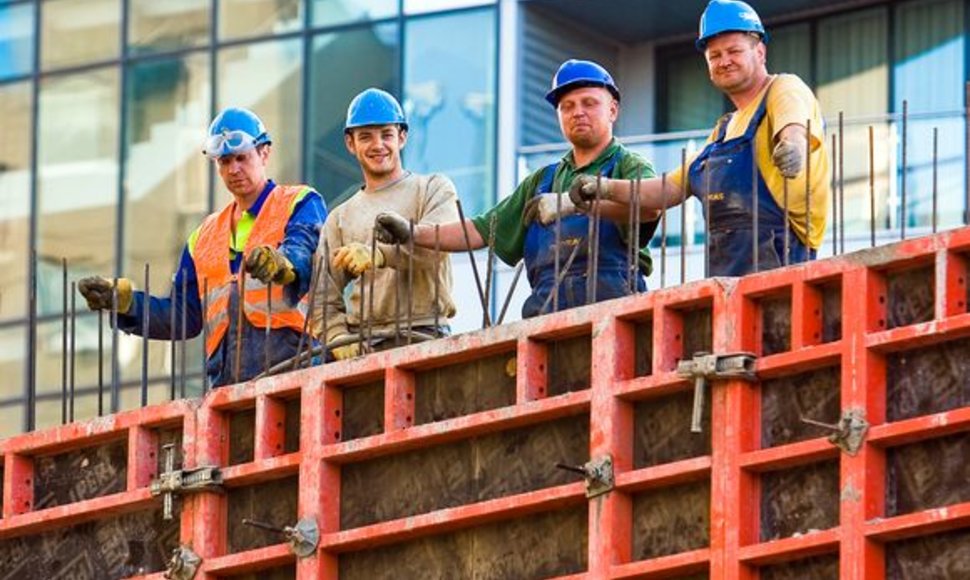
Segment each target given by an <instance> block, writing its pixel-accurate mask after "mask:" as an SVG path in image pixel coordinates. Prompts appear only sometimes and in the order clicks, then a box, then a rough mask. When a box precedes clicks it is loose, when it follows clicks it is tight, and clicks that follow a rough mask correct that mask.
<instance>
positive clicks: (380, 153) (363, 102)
mask: <svg viewBox="0 0 970 580" xmlns="http://www.w3.org/2000/svg"><path fill="white" fill-rule="evenodd" d="M407 139H408V123H407V119H405V116H404V110H403V109H402V108H401V105H400V103H398V101H397V99H395V98H394V97H393V96H392V95H390V94H389V93H387V92H385V91H382V90H380V89H376V88H370V89H367V90H365V91H363V92H361V93H360V94H358V95H357V96H356V97H354V99H353V100H352V101H351V102H350V106H349V107H348V108H347V120H346V123H345V125H344V144H345V145H346V147H347V151H348V152H349V153H350V154H351V155H353V156H354V158H355V159H356V160H357V163H358V164H359V165H360V170H361V173H362V175H363V178H364V183H363V186H362V187H361V188H360V190H358V191H357V192H356V193H355V194H354V195H353V196H352V197H351V198H350V199H348V200H347V201H345V202H344V203H342V204H341V205H340V206H338V207H337V208H335V209H334V211H333V212H332V213H331V214H330V217H329V218H328V219H327V223H326V226H325V228H324V229H325V237H324V239H325V241H326V247H325V246H324V242H323V241H321V244H320V248H319V251H320V253H321V254H323V253H324V250H326V251H329V254H330V266H331V267H330V279H329V283H328V284H327V285H326V292H324V289H323V286H321V287H320V290H319V292H320V294H319V296H318V298H319V300H318V303H323V304H326V310H325V311H324V309H321V310H320V311H319V312H318V313H317V316H316V317H315V318H314V329H315V334H316V335H317V336H321V337H323V338H324V339H325V340H326V342H327V345H328V346H329V349H330V352H331V353H332V354H333V356H334V358H336V359H337V360H344V359H348V358H353V357H356V356H359V355H361V354H363V352H362V350H361V347H363V348H364V350H384V349H387V348H392V347H394V346H397V345H400V344H404V343H407V342H412V341H414V342H420V341H422V340H427V339H431V338H435V337H438V336H443V335H445V334H448V333H449V328H448V323H447V319H448V318H451V317H452V316H454V315H455V303H454V301H453V300H452V298H451V287H452V279H451V261H450V260H449V258H448V257H447V255H446V254H436V253H435V252H433V251H429V250H425V249H420V248H418V249H414V251H413V253H412V248H411V247H409V246H408V245H406V244H405V245H393V244H385V243H374V220H375V218H376V216H377V215H378V214H379V213H380V212H382V211H394V212H396V214H397V215H399V216H401V219H402V220H403V221H404V227H406V228H409V227H410V223H411V222H413V223H414V224H415V227H428V228H433V227H434V224H441V223H446V222H450V221H453V220H455V219H456V218H457V214H458V212H457V206H456V205H455V200H456V199H457V194H456V192H455V185H454V184H453V183H452V182H451V180H450V179H448V178H447V177H445V176H444V175H440V174H432V175H418V174H416V173H411V172H410V171H407V170H405V169H404V166H403V163H402V161H401V151H402V150H403V149H404V146H405V145H406V144H407ZM436 262H437V263H436ZM348 286H351V289H350V293H349V295H348V296H346V298H345V289H346V288H347V287H348ZM362 290H363V294H364V295H365V300H364V301H362V300H361V296H362ZM408 321H410V328H408V327H407V325H406V322H408ZM436 324H437V326H436ZM324 329H325V330H326V332H324ZM362 333H363V334H366V338H362ZM324 335H325V336H324Z"/></svg>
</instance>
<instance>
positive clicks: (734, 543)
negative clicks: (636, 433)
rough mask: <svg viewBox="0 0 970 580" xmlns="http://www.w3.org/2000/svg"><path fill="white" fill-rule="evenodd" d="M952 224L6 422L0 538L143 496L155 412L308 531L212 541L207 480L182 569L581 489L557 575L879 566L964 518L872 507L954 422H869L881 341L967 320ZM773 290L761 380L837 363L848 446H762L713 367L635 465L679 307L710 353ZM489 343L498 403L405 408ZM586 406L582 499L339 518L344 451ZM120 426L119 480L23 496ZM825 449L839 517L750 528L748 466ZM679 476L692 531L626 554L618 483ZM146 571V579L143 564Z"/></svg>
mask: <svg viewBox="0 0 970 580" xmlns="http://www.w3.org/2000/svg"><path fill="white" fill-rule="evenodd" d="M966 255H970V228H965V229H962V230H957V231H953V232H948V233H945V234H940V235H937V236H933V237H927V238H921V239H916V240H910V241H905V242H901V243H898V244H894V245H892V246H887V247H883V248H878V249H876V250H870V251H864V252H858V253H855V254H849V255H846V256H843V257H840V258H836V259H831V260H826V261H821V262H816V263H811V264H807V265H801V266H796V267H790V268H786V269H781V270H775V271H771V272H765V273H761V274H757V275H753V276H749V277H746V278H743V279H713V280H707V281H703V282H698V283H693V284H689V285H686V286H681V287H677V288H671V289H666V290H661V291H656V292H651V293H647V294H642V295H638V296H635V297H630V298H626V299H622V300H616V301H611V302H607V303H601V304H596V305H592V306H589V307H585V308H578V309H574V310H570V311H566V312H562V313H559V314H557V315H553V316H546V317H541V318H538V319H533V320H528V321H523V322H518V323H515V324H510V325H505V326H499V327H494V328H490V329H486V330H483V331H480V332H475V333H470V334H465V335H459V336H455V337H451V338H447V339H442V340H437V341H434V342H430V343H424V344H419V345H414V346H409V347H406V348H400V349H396V350H392V351H386V352H381V353H376V354H372V355H369V356H367V357H364V358H360V359H356V360H352V361H345V362H340V363H334V364H329V365H325V366H322V367H315V368H312V369H305V370H300V371H295V372H291V373H288V374H285V375H281V376H276V377H270V378H266V379H261V380H257V381H253V382H249V383H245V384H240V385H234V386H231V387H226V388H222V389H218V390H216V391H214V392H211V393H209V394H208V396H207V397H206V398H205V399H204V400H201V401H198V400H184V401H176V402H172V403H168V404H164V405H157V406H153V407H148V408H144V409H139V410H135V411H129V412H123V413H118V414H115V415H112V416H108V417H103V418H99V419H96V420H92V421H87V422H82V423H75V424H70V425H66V426H62V427H57V428H53V429H49V430H45V431H39V432H33V433H27V434H23V435H19V436H16V437H13V438H10V439H7V440H5V441H3V442H0V456H2V461H3V463H2V466H3V518H2V520H0V540H2V539H4V538H11V537H16V536H26V535H32V534H37V533H40V532H42V531H45V530H49V529H52V528H57V527H64V526H69V525H73V524H76V523H79V522H83V521H89V520H93V519H100V518H106V517H112V516H115V515H118V514H122V513H127V512H132V511H141V510H149V509H157V501H158V500H156V499H155V498H153V497H151V495H150V492H149V488H148V485H149V482H150V481H151V479H152V478H153V477H154V476H155V475H156V471H157V461H158V460H157V455H156V454H157V453H158V439H157V435H156V430H157V429H158V428H163V427H178V428H181V429H182V432H183V455H184V463H185V467H187V468H191V467H194V466H202V465H218V466H222V473H223V479H224V481H225V485H226V487H228V488H234V487H241V486H246V485H252V484H254V483H258V482H264V481H271V480H275V479H280V478H284V477H294V476H295V477H297V478H298V482H299V486H298V489H299V492H298V493H299V496H298V512H299V514H298V516H299V517H300V518H307V517H309V518H314V519H315V520H316V521H317V523H318V525H319V527H320V531H321V541H320V546H319V548H318V549H317V551H316V552H315V554H314V555H312V556H310V557H307V558H302V559H297V558H296V556H294V555H293V554H291V552H290V551H289V549H288V546H287V545H286V544H283V543H281V544H276V545H272V546H269V547H265V548H259V549H254V550H248V551H244V552H240V553H227V539H226V538H227V526H229V525H230V522H228V521H227V520H228V514H227V511H228V510H227V499H226V497H225V495H222V494H218V493H198V494H195V495H191V496H187V497H186V498H185V501H184V503H183V509H182V512H181V521H180V525H181V528H180V540H181V543H182V544H185V545H188V546H190V547H191V548H192V549H193V550H194V551H195V552H196V553H197V554H198V555H199V556H201V557H202V558H203V564H202V568H201V570H200V573H199V574H198V575H197V576H196V578H206V579H208V578H219V577H226V576H233V575H237V574H243V573H251V572H255V571H259V570H264V569H267V568H272V567H277V566H281V565H293V564H294V563H295V566H296V575H297V578H300V579H310V578H324V579H333V578H337V576H338V568H339V566H338V563H339V558H340V555H341V554H344V553H349V552H356V551H360V550H367V549H371V548H375V547H379V546H384V545H390V544H394V543H398V542H402V541H405V540H410V539H413V538H417V537H423V536H428V535H435V534H442V533H448V532H452V531H455V530H459V529H463V528H469V527H474V526H478V525H481V524H485V523H490V522H499V521H503V520H510V519H518V518H525V517H528V516H529V515H530V514H534V513H539V512H548V511H554V510H557V509H561V508H567V507H570V506H578V505H582V504H583V503H584V502H588V503H589V509H588V530H587V546H588V548H587V550H588V551H587V570H586V571H583V572H580V573H577V574H575V575H573V576H569V577H571V578H572V577H574V578H580V577H582V578H640V577H643V578H661V577H663V578H667V577H677V576H681V575H689V574H697V573H702V574H703V573H705V572H706V573H707V574H708V575H709V577H711V578H718V579H729V580H745V579H754V578H757V577H758V575H759V572H758V570H759V568H760V567H762V566H766V565H773V564H778V563H784V562H789V561H796V560H800V559H803V558H807V557H810V556H817V555H825V554H829V555H836V556H837V557H838V561H839V564H838V566H839V577H840V578H843V579H847V580H855V579H860V580H861V579H864V578H868V579H873V578H882V577H884V576H885V573H886V555H885V546H886V544H887V543H890V542H894V541H898V540H902V539H907V538H913V537H919V536H926V535H930V534H935V533H939V532H943V531H948V530H953V529H958V528H968V527H970V502H967V503H958V504H955V505H948V506H945V507H939V508H933V509H926V510H920V511H916V512H914V513H907V514H904V515H898V516H892V517H890V516H887V514H886V509H885V503H886V500H885V497H886V489H885V488H886V465H887V460H886V454H887V450H889V449H891V448H894V447H898V446H901V445H905V444H909V443H913V442H917V441H923V440H928V439H932V438H938V437H942V436H945V435H949V434H953V433H960V432H967V431H970V407H962V408H956V409H952V410H948V411H944V412H939V413H934V414H931V415H924V416H918V417H914V418H909V419H903V420H899V421H894V422H887V419H886V417H887V413H886V405H887V403H886V360H885V357H886V355H887V354H890V353H893V352H900V351H905V350H908V349H913V348H917V347H924V346H927V345H933V344H937V343H942V342H945V341H950V340H954V339H956V338H962V337H966V336H970V313H968V309H967V296H968V294H967V286H966V284H967V282H966V281H967V273H968V272H967V263H968V262H967V259H966ZM916 265H919V266H922V267H932V269H933V272H934V281H933V285H934V290H935V291H934V315H933V319H932V320H930V321H927V322H921V323H917V324H910V325H906V326H902V327H898V328H891V329H890V328H887V327H888V324H887V321H888V318H887V299H886V279H887V275H888V274H890V273H892V272H894V271H899V270H900V269H906V268H911V267H913V266H916ZM833 284H834V285H837V286H839V287H841V291H842V304H841V313H842V331H841V337H839V338H838V339H836V340H831V341H829V342H823V336H822V335H823V333H822V324H823V321H822V300H823V298H822V292H821V287H822V286H823V285H833ZM778 293H783V294H785V295H787V296H790V300H791V313H792V315H791V320H790V323H791V326H790V329H791V330H790V348H789V349H788V350H787V351H785V352H780V353H777V354H771V355H767V356H762V357H759V359H758V362H757V372H758V375H759V379H767V378H772V377H783V376H790V375H793V374H798V373H803V372H806V371H807V370H810V369H813V368H818V367H820V366H838V367H839V368H840V371H839V373H840V381H839V382H840V395H841V398H840V407H841V409H842V410H843V411H846V410H855V411H857V412H859V413H860V414H861V415H863V416H864V417H865V419H866V421H867V422H868V423H869V425H870V428H869V431H868V434H867V437H866V439H865V441H864V443H863V445H862V447H861V449H859V451H858V453H857V454H855V455H852V454H849V453H845V452H843V451H841V450H840V449H839V448H837V447H835V446H833V445H832V444H831V443H830V442H829V441H828V440H827V439H826V438H822V437H819V438H814V439H810V440H805V441H799V442H797V443H789V444H782V445H778V446H774V447H768V448H762V446H761V433H760V431H761V420H760V418H761V398H760V392H759V391H760V387H759V384H758V383H754V384H751V383H747V382H744V381H741V380H721V381H714V382H712V383H711V399H710V400H711V409H710V413H711V430H710V432H711V453H710V454H709V455H702V456H698V457H691V458H688V459H682V460H678V461H673V462H669V463H664V464H661V465H656V466H650V467H645V468H635V466H634V457H633V455H634V443H633V430H634V406H635V404H636V403H637V402H641V401H648V400H651V399H652V398H656V397H663V396H667V395H671V394H675V393H682V392H685V391H688V390H690V389H691V388H692V385H691V384H690V383H689V382H688V380H686V379H684V378H681V377H680V376H678V375H677V373H676V366H677V362H678V360H680V359H681V358H685V357H689V356H690V355H691V354H692V353H686V352H684V338H685V332H687V331H690V330H691V329H688V328H685V322H684V316H683V314H684V312H685V311H689V310H691V309H695V308H697V307H703V308H709V309H710V310H711V312H712V320H713V324H712V328H711V329H710V332H711V337H712V346H713V349H714V351H715V352H719V353H721V352H736V351H750V352H754V353H755V354H760V353H761V352H762V349H763V345H762V336H763V334H762V333H763V330H764V329H763V322H762V313H761V306H760V302H761V300H762V299H763V298H764V297H766V296H771V295H776V294H778ZM638 325H641V326H642V325H649V328H650V331H651V341H652V353H653V354H652V360H651V361H650V369H651V372H649V374H647V375H646V376H637V372H636V370H635V368H636V365H635V362H636V361H635V360H634V358H635V356H636V352H637V348H636V341H637V338H636V329H637V326H638ZM587 334H588V335H590V336H591V343H590V348H591V360H592V364H591V373H590V376H591V385H590V388H589V389H585V390H579V391H575V392H569V393H566V394H562V395H556V396H548V395H547V386H548V376H547V375H548V373H547V368H548V363H549V356H550V354H549V345H550V343H551V341H555V340H557V339H561V338H564V337H570V336H577V335H587ZM496 352H514V353H515V355H516V369H515V370H516V373H515V404H514V405H513V406H508V407H502V408H498V409H491V410H487V411H481V412H476V413H472V414H469V415H465V416H461V417H455V418H452V419H446V420H443V421H438V422H434V423H428V424H421V425H414V417H415V399H416V396H415V393H416V380H415V376H416V373H418V372H420V371H422V370H425V369H429V368H436V367H440V366H443V365H455V364H461V363H463V362H469V361H474V360H476V359H479V358H482V357H484V356H488V355H491V354H494V353H496ZM380 379H383V381H384V405H383V407H384V411H383V428H384V429H383V433H381V434H378V435H370V436H366V437H362V438H358V439H354V440H350V441H344V440H343V439H342V438H341V431H342V416H341V412H342V410H343V396H344V393H345V392H346V390H347V389H352V388H354V387H355V385H360V384H362V383H366V382H368V381H374V380H380ZM297 397H299V399H300V434H299V441H300V446H299V451H296V452H292V453H286V452H285V451H284V445H283V438H284V433H283V428H282V425H283V417H284V415H285V412H286V411H285V402H286V401H287V400H290V399H293V398H297ZM241 409H255V417H256V418H255V440H254V445H253V446H254V454H253V461H251V462H248V463H244V464H241V465H229V464H228V463H229V462H228V456H229V444H228V439H229V425H228V417H229V415H230V414H231V413H232V412H234V411H238V410H241ZM583 413H588V414H589V417H590V420H589V435H590V437H589V455H590V457H591V458H592V457H599V456H603V455H609V456H611V457H612V459H613V464H614V469H615V474H616V481H615V489H613V490H612V491H610V492H608V493H606V494H605V495H601V496H599V497H596V498H593V499H587V498H586V496H585V490H584V486H583V484H582V482H576V483H572V484H567V485H559V486H553V487H548V488H544V489H538V490H534V491H529V492H526V493H519V494H516V495H511V496H507V497H499V498H496V499H490V500H487V501H482V502H479V503H473V504H469V505H461V506H457V507H451V508H446V509H440V510H437V511H433V512H430V513H423V514H419V515H414V516H410V517H406V518H398V519H392V520H390V521H381V522H379V523H373V524H369V525H364V526H361V527H356V528H350V529H341V524H340V509H341V506H340V498H341V494H340V487H341V469H342V466H344V465H347V464H351V463H355V462H359V461H364V460H368V459H372V458H376V457H384V456H389V455H394V454H397V453H403V452H407V451H411V450H415V449H422V448H427V447H431V446H434V445H439V444H442V443H449V442H455V441H460V440H464V439H467V438H471V437H476V436H480V435H484V434H489V433H496V432H500V431H503V430H508V429H513V428H518V427H523V426H529V425H538V424H541V423H543V422H546V421H550V420H553V419H557V418H561V417H569V416H575V415H579V414H583ZM120 438H126V439H127V442H128V471H127V488H126V490H125V491H123V492H121V493H117V494H114V495H109V496H106V497H98V498H94V499H88V500H84V501H80V502H77V503H74V504H70V505H65V506H59V507H54V508H50V509H44V510H35V509H34V508H33V503H34V497H33V494H34V487H33V479H34V467H33V458H34V457H35V456H39V455H49V454H56V453H61V452H64V451H67V450H72V449H78V448H84V447H90V446H93V445H97V444H99V443H100V442H104V441H108V440H112V439H120ZM819 461H838V464H839V489H838V496H839V501H838V506H839V514H838V518H837V521H838V525H837V526H835V527H833V528H830V529H826V530H820V531H815V532H813V533H808V534H805V535H800V536H792V537H785V538H782V539H777V540H771V541H761V540H760V536H759V525H760V524H759V516H760V514H759V509H760V508H759V505H760V504H759V498H760V496H761V492H762V490H761V477H762V475H763V474H765V473H770V472H776V471H780V470H784V469H788V468H792V467H797V466H802V465H808V464H812V463H816V462H819ZM690 482H709V484H710V496H711V497H710V500H711V501H710V527H709V530H708V534H709V545H708V546H706V547H703V548H700V549H695V550H690V551H686V552H681V553H676V554H672V555H666V556H662V557H658V558H653V559H648V560H634V559H633V554H632V544H633V533H634V532H633V527H634V522H633V507H632V506H633V498H634V496H635V495H636V494H637V493H640V492H643V491H646V490H655V489H663V488H666V487H670V486H676V485H681V484H684V483H690ZM161 577H162V574H161V573H160V572H159V573H155V574H150V575H147V576H144V578H152V579H156V578H161Z"/></svg>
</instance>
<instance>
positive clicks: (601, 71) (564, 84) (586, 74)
mask: <svg viewBox="0 0 970 580" xmlns="http://www.w3.org/2000/svg"><path fill="white" fill-rule="evenodd" d="M583 87H603V88H604V89H606V90H608V91H610V94H612V95H613V98H615V99H616V100H617V101H619V100H620V88H619V87H617V86H616V83H615V82H614V81H613V77H612V76H610V73H609V72H607V71H606V69H605V68H603V67H602V66H600V65H599V64H597V63H595V62H593V61H591V60H576V59H569V60H567V61H566V62H564V63H562V65H560V66H559V70H557V71H556V75H555V76H554V77H552V88H550V89H549V92H548V93H546V100H547V101H549V103H550V104H551V105H552V106H553V107H558V106H559V99H561V98H562V96H563V95H565V94H566V93H568V92H569V91H571V90H573V89H580V88H583Z"/></svg>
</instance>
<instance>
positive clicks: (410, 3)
mask: <svg viewBox="0 0 970 580" xmlns="http://www.w3.org/2000/svg"><path fill="white" fill-rule="evenodd" d="M483 4H494V0H404V13H405V14H420V13H422V12H436V11H438V10H449V9H453V8H465V7H467V6H480V5H483Z"/></svg>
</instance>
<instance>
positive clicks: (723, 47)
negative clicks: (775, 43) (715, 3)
mask: <svg viewBox="0 0 970 580" xmlns="http://www.w3.org/2000/svg"><path fill="white" fill-rule="evenodd" d="M704 58H705V59H706V60H707V71H708V73H709V75H710V77H711V82H712V83H714V86H715V87H717V88H719V89H720V90H722V91H723V92H724V93H725V94H727V95H728V96H731V95H738V94H744V93H747V92H749V91H751V90H753V89H760V88H761V86H762V85H763V83H764V80H765V77H767V75H768V71H767V69H766V68H765V45H764V43H763V42H761V41H760V40H759V39H758V38H756V37H754V36H752V35H751V34H748V33H744V32H727V33H724V34H719V35H718V36H715V37H714V38H712V39H710V40H709V41H708V42H707V48H706V49H705V50H704Z"/></svg>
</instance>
